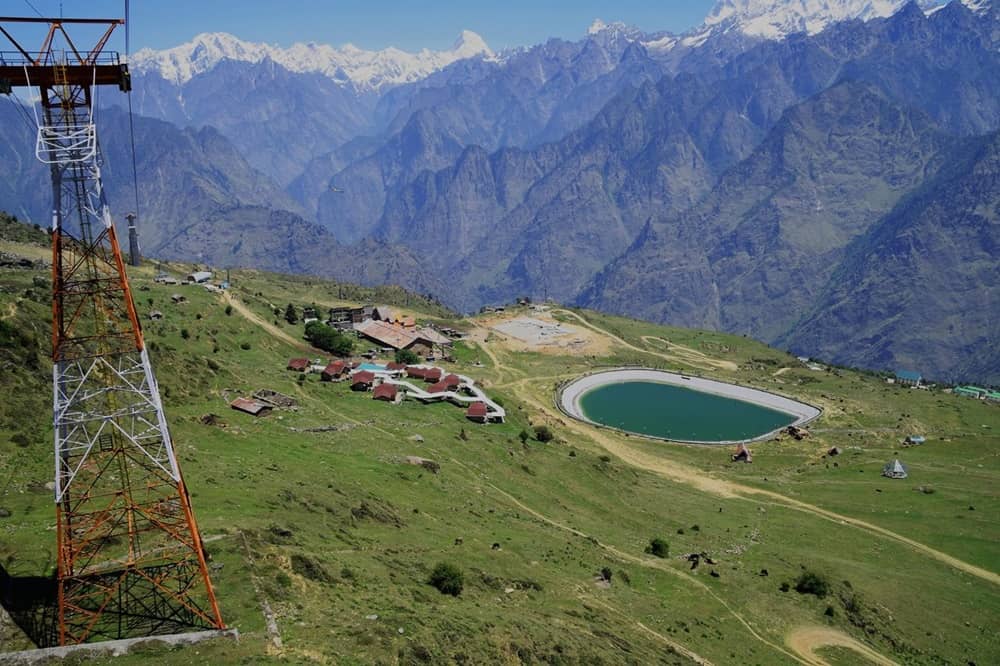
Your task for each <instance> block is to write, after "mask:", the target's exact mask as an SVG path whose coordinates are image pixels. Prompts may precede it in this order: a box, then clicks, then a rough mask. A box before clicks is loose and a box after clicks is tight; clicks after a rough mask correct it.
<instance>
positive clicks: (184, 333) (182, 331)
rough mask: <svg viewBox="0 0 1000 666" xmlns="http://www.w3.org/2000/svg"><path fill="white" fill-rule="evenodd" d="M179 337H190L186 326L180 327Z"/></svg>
mask: <svg viewBox="0 0 1000 666" xmlns="http://www.w3.org/2000/svg"><path fill="white" fill-rule="evenodd" d="M181 337H182V338H184V339H185V340H187V339H188V338H190V337H191V331H189V330H187V329H186V328H182V329H181Z"/></svg>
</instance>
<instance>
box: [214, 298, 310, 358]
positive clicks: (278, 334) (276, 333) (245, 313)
mask: <svg viewBox="0 0 1000 666" xmlns="http://www.w3.org/2000/svg"><path fill="white" fill-rule="evenodd" d="M222 298H223V300H225V301H226V303H228V304H229V305H231V306H233V309H234V310H236V312H238V313H239V314H240V316H241V317H243V318H245V319H247V320H249V321H250V322H252V323H254V324H256V325H257V326H260V327H261V328H262V329H264V330H265V331H267V332H268V333H269V334H270V335H271V337H273V338H277V339H278V340H281V341H282V342H286V343H288V344H290V345H292V346H293V347H295V348H296V349H301V350H302V351H304V352H306V353H309V354H314V353H316V350H315V349H313V348H312V347H310V346H309V345H308V344H306V343H305V342H303V341H302V340H296V339H295V338H294V337H292V336H291V335H289V334H288V333H285V332H284V331H282V330H281V329H280V328H278V327H277V326H275V325H274V324H272V323H271V322H269V321H267V320H266V319H264V318H263V317H261V316H260V315H258V314H257V313H256V312H254V311H253V310H251V309H250V308H248V307H247V306H246V305H244V304H243V302H242V301H240V300H239V299H238V298H237V297H236V296H234V295H233V294H232V293H231V292H229V291H224V292H222Z"/></svg>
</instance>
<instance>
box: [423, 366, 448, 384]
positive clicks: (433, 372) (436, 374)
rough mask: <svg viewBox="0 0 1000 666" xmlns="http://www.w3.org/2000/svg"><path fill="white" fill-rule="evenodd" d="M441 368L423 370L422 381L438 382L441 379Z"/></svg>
mask: <svg viewBox="0 0 1000 666" xmlns="http://www.w3.org/2000/svg"><path fill="white" fill-rule="evenodd" d="M443 374H444V373H443V372H441V368H427V369H426V370H424V381H425V382H439V381H441V375H443Z"/></svg>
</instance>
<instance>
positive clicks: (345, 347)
mask: <svg viewBox="0 0 1000 666" xmlns="http://www.w3.org/2000/svg"><path fill="white" fill-rule="evenodd" d="M306 339H307V340H308V341H309V342H310V343H311V344H312V346H313V347H316V348H317V349H322V350H323V351H326V352H330V353H331V354H336V355H337V356H350V354H351V352H352V351H354V342H353V341H352V340H351V339H350V338H349V337H347V336H346V335H344V334H343V333H341V332H340V331H336V330H334V329H332V328H330V327H329V326H327V325H326V324H321V323H320V322H318V321H313V322H309V325H308V326H306Z"/></svg>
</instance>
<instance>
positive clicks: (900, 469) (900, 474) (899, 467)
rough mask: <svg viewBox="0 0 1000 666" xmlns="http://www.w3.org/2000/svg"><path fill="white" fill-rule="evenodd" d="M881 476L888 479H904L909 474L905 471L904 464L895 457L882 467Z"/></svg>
mask: <svg viewBox="0 0 1000 666" xmlns="http://www.w3.org/2000/svg"><path fill="white" fill-rule="evenodd" d="M882 476H884V477H887V478H890V479H905V478H906V477H907V476H909V474H908V473H907V471H906V466H905V465H904V464H903V463H901V462H899V459H898V458H897V459H896V460H893V461H892V462H891V463H886V466H885V467H883V468H882Z"/></svg>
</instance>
